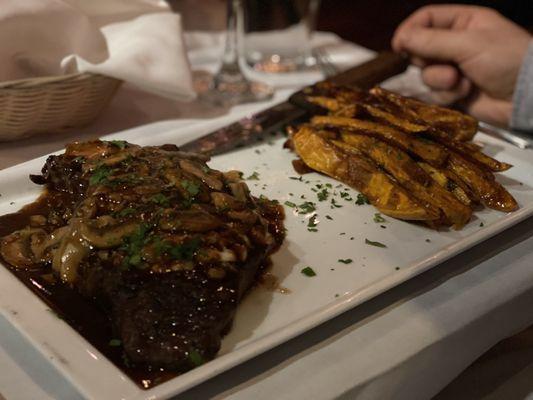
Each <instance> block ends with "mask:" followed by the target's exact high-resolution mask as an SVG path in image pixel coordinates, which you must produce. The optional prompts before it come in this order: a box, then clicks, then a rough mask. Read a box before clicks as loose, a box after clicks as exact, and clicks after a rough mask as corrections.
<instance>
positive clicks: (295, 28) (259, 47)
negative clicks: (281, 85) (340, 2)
mask: <svg viewBox="0 0 533 400" xmlns="http://www.w3.org/2000/svg"><path fill="white" fill-rule="evenodd" d="M242 2H243V7H244V12H245V14H246V18H245V20H246V24H245V27H244V34H245V39H244V43H245V50H244V51H245V56H246V61H247V63H248V65H250V66H251V67H253V68H254V69H255V70H257V71H261V72H268V73H280V72H281V73H283V72H294V71H301V70H305V69H308V68H309V67H314V66H315V65H316V62H315V60H314V58H313V56H312V53H311V43H310V40H311V33H312V32H313V30H314V27H315V20H316V15H317V12H318V7H319V5H320V0H268V1H265V0H242Z"/></svg>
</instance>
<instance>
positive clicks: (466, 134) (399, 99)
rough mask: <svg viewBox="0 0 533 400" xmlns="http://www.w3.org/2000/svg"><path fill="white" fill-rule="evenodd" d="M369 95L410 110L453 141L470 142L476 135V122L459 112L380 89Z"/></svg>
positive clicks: (372, 90)
mask: <svg viewBox="0 0 533 400" xmlns="http://www.w3.org/2000/svg"><path fill="white" fill-rule="evenodd" d="M370 93H372V94H373V95H374V96H377V97H379V98H381V99H386V100H388V101H390V102H392V103H394V104H396V105H397V106H399V107H402V108H408V109H410V110H412V111H413V112H415V113H416V115H417V116H418V118H420V119H421V120H422V121H424V122H426V123H428V124H429V125H431V126H433V127H435V128H437V129H440V130H442V131H444V132H446V133H448V134H449V135H450V136H451V137H452V138H453V139H455V140H460V141H468V140H472V138H473V137H474V135H475V134H476V133H477V130H478V122H477V120H476V119H475V118H473V117H471V116H469V115H466V114H463V113H461V112H459V111H456V110H452V109H449V108H445V107H440V106H437V105H433V104H427V103H423V102H421V101H419V100H416V99H413V98H410V97H403V96H399V95H397V94H396V93H393V92H389V91H388V90H385V89H383V88H380V87H375V88H372V89H371V90H370Z"/></svg>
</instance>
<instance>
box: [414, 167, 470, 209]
mask: <svg viewBox="0 0 533 400" xmlns="http://www.w3.org/2000/svg"><path fill="white" fill-rule="evenodd" d="M418 165H420V167H421V168H422V169H424V171H426V172H427V173H428V175H429V176H430V177H431V178H432V179H433V180H434V181H435V182H437V183H438V184H439V185H440V186H441V187H443V188H444V189H446V190H448V191H450V192H451V193H453V194H454V195H455V197H456V198H457V199H458V200H459V201H460V202H461V203H463V204H464V205H465V206H469V207H470V206H472V204H473V200H472V199H471V197H470V196H469V195H468V194H467V191H466V190H464V189H463V188H462V187H461V185H460V184H459V183H458V182H457V181H459V180H457V181H454V180H453V179H451V178H450V176H449V174H447V173H446V172H447V171H442V170H439V169H437V168H435V167H432V166H431V165H429V164H426V163H425V162H422V161H419V162H418ZM468 192H470V191H468Z"/></svg>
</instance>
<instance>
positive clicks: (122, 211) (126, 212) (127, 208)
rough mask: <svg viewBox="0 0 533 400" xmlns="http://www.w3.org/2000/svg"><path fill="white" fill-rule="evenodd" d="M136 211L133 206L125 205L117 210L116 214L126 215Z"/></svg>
mask: <svg viewBox="0 0 533 400" xmlns="http://www.w3.org/2000/svg"><path fill="white" fill-rule="evenodd" d="M136 212H137V210H136V209H135V208H133V207H126V208H124V209H122V210H120V211H119V213H118V214H117V215H118V216H119V217H127V216H128V215H132V214H135V213H136Z"/></svg>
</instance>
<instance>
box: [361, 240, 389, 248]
mask: <svg viewBox="0 0 533 400" xmlns="http://www.w3.org/2000/svg"><path fill="white" fill-rule="evenodd" d="M365 243H366V244H368V245H370V246H376V247H381V248H387V245H385V244H383V243H381V242H374V241H372V240H368V239H365Z"/></svg>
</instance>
